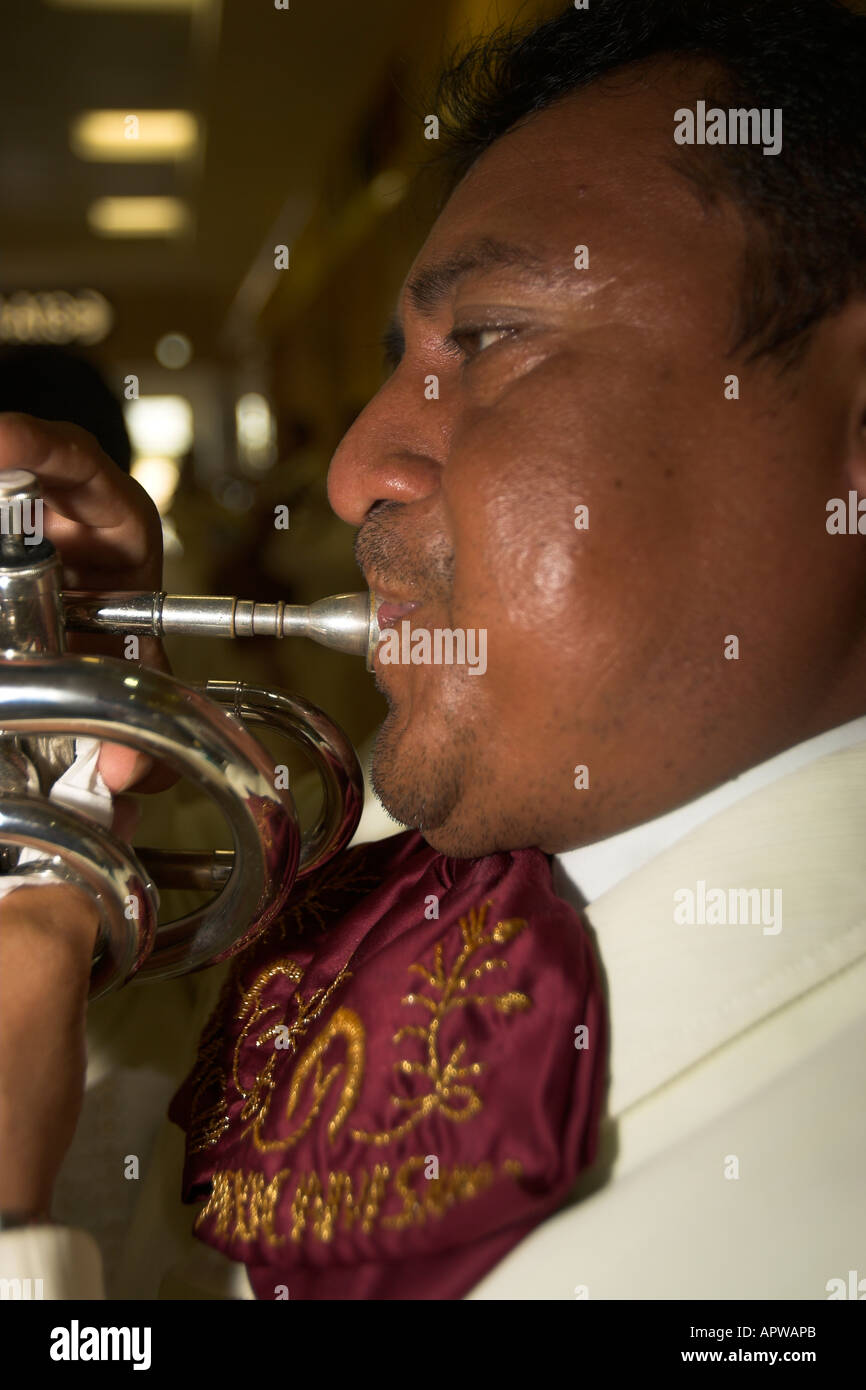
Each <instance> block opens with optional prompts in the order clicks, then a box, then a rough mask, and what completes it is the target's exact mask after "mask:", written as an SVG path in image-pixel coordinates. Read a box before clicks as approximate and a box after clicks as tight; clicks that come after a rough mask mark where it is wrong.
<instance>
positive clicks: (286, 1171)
mask: <svg viewBox="0 0 866 1390" xmlns="http://www.w3.org/2000/svg"><path fill="white" fill-rule="evenodd" d="M290 1176H291V1169H290V1168H281V1169H280V1171H279V1172H278V1173H276V1174H275V1175H274V1177H272V1178H271V1179H270V1181H268V1180H267V1179H266V1178H265V1175H264V1173H244V1172H240V1171H237V1172H227V1173H215V1174H214V1177H213V1187H212V1189H211V1194H210V1197H209V1198H208V1200H207V1202H206V1203H205V1205H204V1206H203V1207H202V1209H201V1211H200V1212H199V1213H198V1214H197V1216H196V1218H195V1222H194V1223H193V1230H195V1231H197V1230H198V1229H199V1227H200V1226H201V1225H202V1223H203V1222H204V1220H205V1219H206V1218H207V1217H209V1216H212V1217H213V1218H214V1221H215V1226H214V1230H215V1231H216V1234H217V1235H218V1236H230V1237H231V1238H232V1239H236V1240H245V1241H249V1240H256V1239H257V1238H258V1236H259V1235H262V1236H263V1237H264V1240H265V1241H266V1243H267V1244H268V1245H283V1244H285V1239H286V1238H285V1236H282V1235H279V1234H278V1232H276V1231H275V1230H274V1218H275V1215H276V1209H277V1203H278V1201H279V1197H280V1188H281V1187H282V1185H283V1183H284V1182H285V1181H286V1179H287V1178H288V1177H290Z"/></svg>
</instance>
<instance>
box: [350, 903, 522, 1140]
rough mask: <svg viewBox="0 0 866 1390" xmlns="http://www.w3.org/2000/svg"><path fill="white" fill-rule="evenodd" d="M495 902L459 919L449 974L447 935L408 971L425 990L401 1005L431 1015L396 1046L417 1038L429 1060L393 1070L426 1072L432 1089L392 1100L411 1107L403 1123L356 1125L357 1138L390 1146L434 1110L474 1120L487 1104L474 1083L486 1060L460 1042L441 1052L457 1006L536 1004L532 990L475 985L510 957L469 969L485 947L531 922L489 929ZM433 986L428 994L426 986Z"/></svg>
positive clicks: (502, 1009)
mask: <svg viewBox="0 0 866 1390" xmlns="http://www.w3.org/2000/svg"><path fill="white" fill-rule="evenodd" d="M491 906H492V904H491V903H490V902H486V903H484V904H483V905H482V906H481V907H479V908H474V907H473V908H470V910H469V912H468V914H467V915H466V916H465V917H461V918H460V934H461V938H462V943H463V944H462V947H461V949H460V950H459V951H458V953H457V955H456V957H455V959H454V961H453V962H452V964H451V966H450V968H449V969H448V971H447V973H446V967H445V939H444V938H443V939H442V940H440V941H438V942H437V943H436V945H435V947H434V949H433V969H432V970H430V969H429V968H428V967H426V966H424V965H422V964H421V963H420V962H417V961H416V962H413V964H412V965H410V967H409V970H410V971H411V972H412V973H414V974H417V975H420V976H421V977H422V978H423V980H424V988H422V989H421V990H419V991H418V992H417V993H413V994H407V995H405V996H404V998H403V1000H402V1003H403V1004H407V1005H412V1006H414V1005H420V1006H421V1007H422V1008H424V1009H426V1010H427V1012H428V1014H429V1015H430V1019H429V1022H428V1023H427V1025H426V1027H425V1026H422V1025H421V1024H405V1025H404V1026H403V1027H402V1028H399V1029H398V1030H397V1032H396V1033H395V1034H394V1038H393V1041H394V1043H395V1044H398V1043H400V1042H402V1040H403V1039H404V1038H417V1039H418V1041H419V1042H421V1043H422V1046H423V1051H424V1054H425V1060H424V1061H417V1060H412V1059H411V1058H404V1059H402V1060H401V1061H399V1062H395V1063H394V1070H395V1071H398V1072H401V1073H402V1074H403V1075H404V1076H411V1075H419V1076H423V1077H424V1078H425V1079H426V1081H427V1083H428V1087H427V1089H426V1090H424V1091H422V1092H421V1093H420V1094H418V1095H414V1096H398V1095H392V1097H391V1102H392V1104H393V1105H395V1106H396V1107H397V1108H398V1109H400V1110H404V1111H408V1112H409V1113H408V1116H407V1118H406V1119H405V1120H404V1121H403V1123H402V1124H398V1125H394V1126H393V1127H392V1128H391V1129H388V1130H380V1131H370V1130H364V1129H353V1130H352V1138H353V1139H358V1140H362V1141H364V1142H366V1143H369V1144H380V1145H381V1144H391V1143H393V1141H394V1140H395V1139H400V1138H402V1137H403V1136H404V1135H405V1134H408V1133H409V1131H410V1130H412V1129H414V1127H415V1126H416V1125H418V1124H420V1123H421V1121H422V1120H424V1119H426V1117H427V1116H428V1115H431V1114H433V1113H434V1112H436V1113H438V1114H440V1115H442V1116H443V1118H444V1119H446V1120H454V1121H455V1122H457V1123H463V1122H464V1121H466V1120H470V1119H472V1117H473V1115H477V1114H478V1112H479V1110H481V1108H482V1101H481V1097H480V1095H479V1094H478V1091H477V1090H476V1088H475V1087H474V1086H473V1085H472V1084H471V1081H470V1078H471V1077H475V1076H479V1075H480V1074H481V1072H482V1071H483V1069H484V1064H483V1063H481V1062H469V1063H464V1061H463V1059H464V1057H465V1055H466V1050H467V1043H466V1041H465V1039H464V1040H463V1041H461V1042H458V1044H457V1046H456V1047H455V1048H454V1049H453V1050H452V1052H451V1054H450V1055H449V1057H448V1058H447V1059H446V1060H444V1061H443V1059H442V1057H441V1056H440V1030H441V1025H442V1022H443V1020H444V1019H445V1018H446V1017H447V1016H448V1014H450V1013H452V1012H453V1011H454V1010H455V1009H465V1008H466V1007H467V1006H468V1005H469V1004H476V1005H479V1006H484V1005H489V1006H491V1007H493V1008H494V1009H496V1010H497V1011H498V1012H499V1013H505V1014H507V1013H518V1012H524V1011H525V1010H527V1009H529V1008H531V1007H532V1000H531V999H530V998H529V996H528V995H527V994H523V993H521V992H519V991H517V990H511V991H509V992H507V993H505V994H479V993H477V992H475V991H474V990H473V989H472V985H473V983H474V982H475V981H478V980H481V979H482V977H483V976H484V975H486V974H488V973H489V972H490V971H492V970H507V969H508V961H507V960H503V959H502V958H501V957H499V956H494V957H492V958H491V959H489V960H483V961H480V962H478V963H476V964H475V966H474V968H473V969H472V970H471V971H470V972H468V973H464V972H465V971H466V967H467V966H468V965H469V963H470V961H471V960H472V958H473V956H475V955H476V954H477V953H478V952H479V951H480V950H483V949H484V948H485V947H487V946H489V945H491V943H495V944H496V945H505V944H507V943H508V942H509V941H512V940H513V939H514V937H515V936H517V935H518V933H520V932H521V931H523V929H524V928H525V927H526V926H527V923H526V921H525V920H524V919H523V918H522V917H510V918H507V919H506V920H505V921H501V922H497V923H496V925H495V927H493V929H492V930H490V931H488V930H487V913H488V911H489V909H490V907H491ZM427 989H429V991H430V992H429V993H426V992H425V990H427Z"/></svg>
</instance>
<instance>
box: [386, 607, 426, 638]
mask: <svg viewBox="0 0 866 1390" xmlns="http://www.w3.org/2000/svg"><path fill="white" fill-rule="evenodd" d="M420 607H421V605H420V603H380V604H379V611H378V612H377V614H376V618H377V621H378V623H379V630H380V631H382V632H384V630H385V628H388V627H396V626H397V624H398V623H399V622H400V621H401V620H402V619H403V618H407V617H408V616H409V614H410V613H414V612H415V609H416V608H420Z"/></svg>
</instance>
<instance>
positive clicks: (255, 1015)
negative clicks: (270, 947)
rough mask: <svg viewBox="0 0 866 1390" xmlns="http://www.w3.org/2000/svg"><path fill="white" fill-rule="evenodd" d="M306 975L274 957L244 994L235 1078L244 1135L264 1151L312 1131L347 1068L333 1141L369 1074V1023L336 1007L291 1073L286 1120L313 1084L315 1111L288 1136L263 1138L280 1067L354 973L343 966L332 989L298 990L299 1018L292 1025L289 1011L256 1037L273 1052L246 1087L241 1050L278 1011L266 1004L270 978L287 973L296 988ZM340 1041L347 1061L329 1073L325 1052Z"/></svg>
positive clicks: (282, 1146)
mask: <svg viewBox="0 0 866 1390" xmlns="http://www.w3.org/2000/svg"><path fill="white" fill-rule="evenodd" d="M303 973H304V972H303V971H302V969H301V967H300V966H299V965H298V964H297V962H296V961H293V960H292V959H290V958H289V957H284V958H283V959H281V960H278V961H274V962H273V964H271V965H270V966H268V967H267V968H266V969H265V970H263V971H262V972H261V973H260V974H259V975H258V976H257V977H256V979H255V981H254V982H253V984H252V985H251V986H250V988H249V989H248V990H247V991H246V992H245V993H244V995H243V997H242V999H241V1004H240V1008H239V1010H238V1014H237V1021H238V1022H239V1023H242V1025H243V1026H242V1028H241V1031H240V1034H239V1035H238V1039H237V1042H236V1043H235V1049H234V1059H233V1063H232V1079H233V1080H234V1083H235V1086H236V1087H237V1090H238V1093H239V1094H240V1095H241V1096H242V1097H243V1098H244V1104H243V1106H242V1108H241V1115H240V1117H241V1120H242V1121H244V1128H243V1129H242V1131H241V1134H242V1135H246V1134H252V1139H253V1143H254V1145H255V1147H256V1148H257V1149H258V1150H259V1151H260V1152H262V1153H268V1152H272V1151H279V1150H283V1149H287V1148H290V1147H291V1145H293V1144H296V1143H297V1142H298V1140H299V1139H300V1138H301V1137H302V1136H303V1135H304V1134H306V1133H307V1131H308V1130H309V1128H310V1126H311V1125H312V1124H313V1122H314V1121H315V1119H316V1117H317V1116H318V1114H319V1112H320V1110H321V1108H322V1105H323V1104H324V1101H325V1098H326V1097H327V1095H328V1092H329V1091H330V1089H331V1087H332V1085H333V1084H334V1083H335V1082H336V1080H337V1078H338V1077H339V1075H340V1074H341V1072H342V1073H344V1080H343V1085H342V1089H341V1091H340V1096H339V1105H338V1109H337V1112H336V1114H335V1115H334V1116H332V1118H331V1120H330V1121H329V1123H328V1136H329V1138H330V1139H331V1140H333V1138H334V1136H335V1135H336V1134H337V1133H338V1131H339V1130H340V1128H341V1126H342V1125H343V1124H344V1122H345V1120H346V1118H347V1116H348V1115H349V1113H350V1112H351V1110H352V1108H353V1107H354V1104H355V1101H356V1100H357V1098H358V1092H359V1091H360V1088H361V1081H362V1079H363V1075H364V1025H363V1024H362V1022H361V1020H360V1018H359V1017H358V1015H357V1014H356V1013H355V1012H354V1010H352V1009H346V1008H340V1009H337V1011H336V1013H334V1015H333V1016H332V1017H331V1018H330V1019H329V1020H328V1023H327V1024H326V1025H325V1027H324V1028H323V1029H322V1031H321V1032H320V1033H318V1034H317V1035H316V1037H315V1038H314V1039H313V1041H312V1042H311V1043H310V1044H309V1046H308V1047H307V1048H306V1049H305V1050H304V1052H303V1053H302V1054H301V1056H300V1057H299V1058H298V1060H297V1062H296V1064H295V1067H294V1071H293V1073H292V1079H291V1083H290V1087H289V1098H288V1101H287V1103H286V1109H285V1114H284V1118H285V1119H286V1120H291V1119H292V1117H293V1116H294V1115H295V1113H296V1111H297V1110H298V1108H299V1103H300V1100H301V1094H302V1091H303V1088H304V1086H305V1084H306V1083H308V1082H309V1083H310V1109H309V1110H308V1112H307V1115H306V1117H305V1118H304V1119H302V1120H301V1121H300V1123H299V1124H297V1125H296V1127H295V1128H294V1129H293V1130H291V1131H290V1132H289V1133H288V1134H284V1135H281V1136H280V1137H279V1138H276V1139H265V1138H264V1137H263V1135H262V1126H263V1125H264V1124H265V1122H266V1120H267V1119H268V1116H269V1113H270V1108H271V1100H272V1098H273V1093H274V1089H275V1087H276V1072H277V1068H278V1067H279V1066H280V1065H285V1063H286V1062H287V1061H288V1055H291V1054H292V1053H297V1049H298V1044H299V1041H300V1040H301V1039H302V1038H303V1037H304V1035H305V1034H306V1032H307V1031H308V1029H309V1027H310V1024H311V1023H313V1022H314V1021H315V1020H316V1019H317V1018H318V1017H319V1016H320V1015H321V1013H322V1012H323V1010H324V1009H325V1008H326V1007H327V1006H328V1004H329V1003H330V1001H331V998H332V996H333V995H334V993H335V991H336V990H337V989H339V987H340V986H341V985H342V984H343V982H344V981H345V980H347V979H348V978H350V972H349V971H348V970H347V969H346V968H345V967H344V968H343V969H342V970H341V971H340V972H339V974H338V975H337V976H336V978H335V979H334V980H332V981H331V983H330V984H329V985H328V986H327V988H325V989H317V990H315V991H314V992H313V994H311V995H310V997H309V999H303V998H302V996H301V995H300V994H299V993H298V992H297V990H295V993H294V994H293V995H292V999H291V1001H290V1002H291V1003H293V1005H294V1008H295V1018H294V1020H293V1021H292V1023H291V1024H290V1023H288V1021H287V1014H286V1012H285V1011H284V1014H283V1020H282V1021H281V1022H275V1021H274V1022H271V1023H270V1025H269V1026H268V1027H267V1028H265V1029H263V1031H261V1032H260V1033H259V1034H258V1036H257V1037H256V1039H255V1046H256V1047H257V1048H258V1047H266V1046H270V1049H271V1050H270V1055H269V1056H268V1058H267V1060H266V1062H265V1064H264V1066H263V1067H261V1068H260V1069H259V1071H258V1072H257V1073H256V1076H255V1078H254V1080H253V1084H252V1086H250V1087H249V1088H247V1087H245V1086H244V1085H243V1082H242V1081H241V1077H240V1063H241V1049H242V1047H243V1046H244V1044H245V1043H246V1041H247V1039H248V1038H249V1037H250V1035H251V1034H252V1032H253V1029H254V1028H256V1027H257V1026H258V1025H259V1024H261V1023H262V1020H263V1019H265V1018H266V1017H267V1016H268V1014H273V1013H275V1012H277V1011H278V1009H279V1006H278V1005H276V1004H263V1003H262V998H261V996H262V992H263V991H264V989H265V988H266V986H267V985H268V984H269V983H270V981H271V980H272V979H274V978H275V976H277V975H279V974H283V975H286V976H288V978H289V979H290V980H291V981H292V982H293V983H294V984H295V985H296V986H297V985H298V984H299V983H300V981H301V979H302V978H303ZM277 1039H279V1046H278V1047H277V1046H276V1042H277ZM338 1039H343V1041H344V1042H345V1044H346V1054H345V1059H344V1060H343V1061H342V1062H336V1063H335V1064H334V1065H333V1066H332V1067H331V1068H330V1069H329V1070H328V1071H327V1073H326V1072H325V1070H324V1064H323V1059H324V1054H325V1053H326V1052H327V1050H328V1048H329V1047H330V1046H331V1044H332V1043H334V1042H336V1041H337V1040H338Z"/></svg>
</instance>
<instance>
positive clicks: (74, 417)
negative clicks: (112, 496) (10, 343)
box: [0, 346, 132, 473]
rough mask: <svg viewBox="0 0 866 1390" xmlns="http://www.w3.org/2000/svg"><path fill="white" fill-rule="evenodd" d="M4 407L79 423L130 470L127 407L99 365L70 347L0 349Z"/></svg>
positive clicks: (1, 405) (0, 403) (0, 396)
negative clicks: (125, 417) (125, 416)
mask: <svg viewBox="0 0 866 1390" xmlns="http://www.w3.org/2000/svg"><path fill="white" fill-rule="evenodd" d="M0 410H17V411H19V412H20V413H21V414H24V415H35V416H36V417H37V418H38V419H40V420H66V421H68V422H69V423H70V424H73V425H80V426H81V428H82V429H85V430H87V431H88V432H89V433H90V434H92V435H94V437H95V438H96V439H97V440H98V442H99V445H100V447H101V448H102V449H104V451H105V453H106V454H108V457H109V458H110V459H113V460H114V462H115V463H116V464H117V465H118V467H119V468H122V469H123V471H124V473H128V472H129V466H130V462H131V458H132V449H131V446H130V443H129V435H128V434H127V432H126V424H125V422H124V419H123V407H122V405H121V403H120V401H119V400H118V398H117V397H116V396H115V395H114V393H113V392H112V391H111V389H110V388H109V386H108V385H107V383H106V381H105V378H104V377H103V376H102V373H101V372H100V371H99V370H98V368H96V367H95V366H94V365H93V363H92V362H89V361H88V360H87V358H85V357H80V356H79V355H78V353H75V352H71V351H70V350H69V349H68V348H61V347H47V346H46V347H35V346H34V347H29V346H27V347H24V346H21V347H19V346H14V347H4V348H0Z"/></svg>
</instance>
